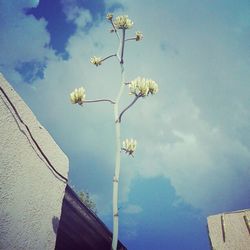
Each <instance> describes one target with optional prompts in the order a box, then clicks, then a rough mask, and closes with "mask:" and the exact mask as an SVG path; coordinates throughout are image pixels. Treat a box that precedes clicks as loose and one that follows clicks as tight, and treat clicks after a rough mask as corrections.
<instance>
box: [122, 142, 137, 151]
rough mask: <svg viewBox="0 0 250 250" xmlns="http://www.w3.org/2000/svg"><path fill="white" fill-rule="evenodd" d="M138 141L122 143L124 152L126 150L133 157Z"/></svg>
mask: <svg viewBox="0 0 250 250" xmlns="http://www.w3.org/2000/svg"><path fill="white" fill-rule="evenodd" d="M136 144H137V142H136V140H134V139H126V140H125V141H123V142H122V150H124V151H125V152H126V153H128V154H129V155H133V153H134V152H135V150H136Z"/></svg>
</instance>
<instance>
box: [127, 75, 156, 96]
mask: <svg viewBox="0 0 250 250" xmlns="http://www.w3.org/2000/svg"><path fill="white" fill-rule="evenodd" d="M129 89H130V94H134V95H136V96H142V97H145V96H147V95H149V94H152V95H154V94H156V93H157V92H158V90H159V87H158V84H157V83H156V82H155V81H154V80H151V79H146V78H142V77H137V78H135V79H134V80H133V81H131V82H130V83H129Z"/></svg>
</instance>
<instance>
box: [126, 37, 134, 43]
mask: <svg viewBox="0 0 250 250" xmlns="http://www.w3.org/2000/svg"><path fill="white" fill-rule="evenodd" d="M131 40H136V37H131V38H127V39H126V40H125V42H127V41H131Z"/></svg>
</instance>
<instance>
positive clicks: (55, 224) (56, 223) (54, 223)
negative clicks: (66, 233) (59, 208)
mask: <svg viewBox="0 0 250 250" xmlns="http://www.w3.org/2000/svg"><path fill="white" fill-rule="evenodd" d="M58 226H59V219H58V217H56V216H53V218H52V227H53V231H54V233H55V234H57V229H58Z"/></svg>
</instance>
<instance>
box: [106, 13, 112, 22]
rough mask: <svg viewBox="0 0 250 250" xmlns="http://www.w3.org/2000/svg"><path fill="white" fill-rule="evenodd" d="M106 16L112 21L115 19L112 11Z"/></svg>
mask: <svg viewBox="0 0 250 250" xmlns="http://www.w3.org/2000/svg"><path fill="white" fill-rule="evenodd" d="M106 18H107V19H108V20H109V21H111V20H112V19H113V14H112V13H108V14H107V16H106Z"/></svg>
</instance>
